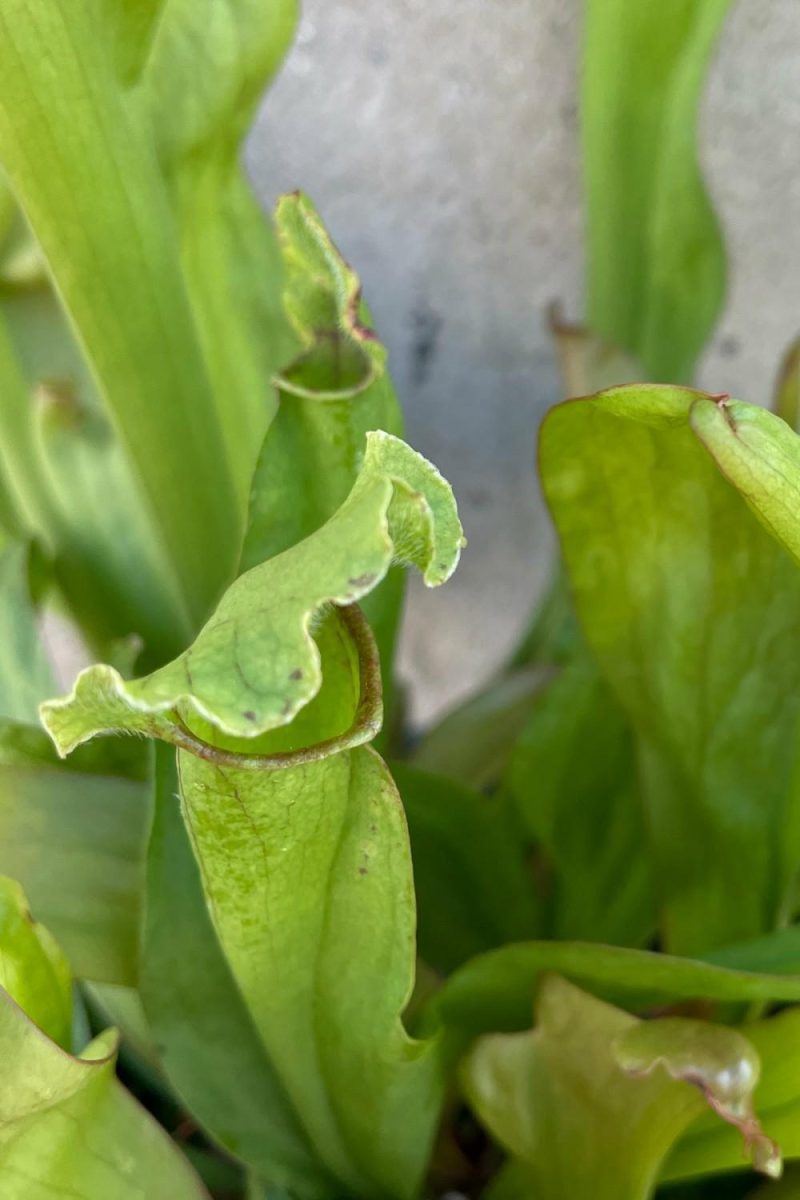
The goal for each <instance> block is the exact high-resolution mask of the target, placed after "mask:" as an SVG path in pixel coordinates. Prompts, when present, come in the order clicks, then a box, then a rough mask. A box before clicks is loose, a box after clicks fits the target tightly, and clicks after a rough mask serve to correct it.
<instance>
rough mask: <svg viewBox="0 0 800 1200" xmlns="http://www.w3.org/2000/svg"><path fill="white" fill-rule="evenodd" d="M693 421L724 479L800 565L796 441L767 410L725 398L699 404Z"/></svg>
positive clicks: (799, 480)
mask: <svg viewBox="0 0 800 1200" xmlns="http://www.w3.org/2000/svg"><path fill="white" fill-rule="evenodd" d="M691 420H692V428H693V430H694V431H695V433H696V434H697V436H698V437H699V438H700V440H701V441H702V443H703V445H704V446H705V447H706V449H707V450H708V451H709V452H710V453H711V454H712V455H713V456H714V459H715V461H716V463H717V465H718V467H719V469H720V470H721V471H722V473H723V475H724V476H725V477H726V478H727V479H729V480H730V482H731V483H732V484H733V486H734V487H735V488H736V489H737V490H738V491H739V493H740V495H742V496H743V497H744V499H745V501H746V502H747V504H748V506H749V508H750V509H751V511H752V512H753V513H755V515H756V516H757V517H758V519H759V521H761V523H762V524H763V525H764V526H765V527H766V528H767V529H768V530H769V532H770V533H771V534H772V535H773V537H774V538H775V540H776V541H777V542H779V543H780V544H781V545H782V546H784V547H785V549H786V550H787V551H788V552H789V554H791V555H792V557H793V558H794V559H795V560H796V561H798V562H800V518H799V517H798V513H799V512H800V508H798V504H800V437H798V435H797V434H796V433H795V432H794V430H793V429H791V428H790V427H789V426H788V425H787V424H786V423H785V422H784V421H782V420H781V418H780V417H776V416H774V415H773V413H770V412H767V411H766V409H763V408H756V407H755V406H754V405H752V404H743V403H742V402H741V401H740V400H730V399H729V398H728V397H727V396H723V397H720V398H719V399H716V400H715V399H712V398H710V397H705V398H700V399H699V400H698V401H697V403H695V404H694V405H693V406H692V414H691Z"/></svg>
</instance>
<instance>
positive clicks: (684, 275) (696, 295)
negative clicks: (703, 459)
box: [581, 0, 730, 383]
mask: <svg viewBox="0 0 800 1200" xmlns="http://www.w3.org/2000/svg"><path fill="white" fill-rule="evenodd" d="M729 6H730V0H674V2H672V3H669V4H641V3H639V0H587V3H586V23H585V29H584V47H585V54H584V76H583V96H582V103H581V108H582V127H583V128H582V133H583V159H584V181H585V188H586V205H587V223H588V300H587V316H588V324H589V325H590V326H591V328H592V330H593V331H594V332H595V333H597V334H600V335H601V336H602V337H603V338H605V339H607V340H608V341H609V342H611V343H613V344H615V345H617V346H620V347H621V348H622V349H623V350H625V351H627V352H628V353H629V354H631V355H633V356H634V357H635V358H636V359H638V361H639V362H641V363H642V365H643V367H644V369H645V374H646V376H647V377H650V378H653V379H657V380H660V381H662V382H665V383H679V382H681V381H682V380H684V379H686V378H687V377H689V376H690V375H691V372H692V366H693V364H694V361H695V359H696V357H697V355H698V353H699V352H700V350H701V349H702V347H703V345H704V343H705V341H706V339H707V337H708V334H709V332H710V330H711V328H712V326H713V324H714V322H715V320H716V318H717V315H718V312H719V309H720V305H721V302H722V295H723V289H724V278H725V261H724V250H723V245H722V238H721V236H720V232H719V227H718V224H717V221H716V219H715V217H714V214H713V211H712V208H711V204H710V201H709V198H708V195H707V192H706V189H705V187H704V184H703V180H702V176H701V171H700V165H699V162H698V155H697V144H696V125H697V112H698V107H699V103H700V98H701V95H702V88H703V81H704V76H705V72H706V68H707V65H708V62H709V59H710V56H711V53H712V51H713V48H714V44H715V42H716V39H717V36H718V33H719V30H720V27H721V25H722V22H723V20H724V18H725V14H726V12H727V10H728V8H729Z"/></svg>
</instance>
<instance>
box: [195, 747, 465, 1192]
mask: <svg viewBox="0 0 800 1200" xmlns="http://www.w3.org/2000/svg"><path fill="white" fill-rule="evenodd" d="M179 774H180V782H181V795H182V798H183V805H184V813H185V819H186V821H187V824H188V827H189V831H190V835H191V838H192V843H193V846H194V850H195V854H196V856H197V859H198V862H199V865H200V871H201V875H202V879H203V887H204V891H205V895H206V899H207V902H208V904H209V907H210V911H211V914H212V919H213V921H214V925H215V927H216V930H217V934H218V936H219V940H220V944H221V945H222V947H223V950H224V952H225V956H226V958H227V960H228V963H229V965H230V968H231V971H232V973H233V976H234V978H235V980H236V982H237V984H238V986H239V989H240V991H241V993H242V996H243V997H244V1000H245V1003H246V1005H247V1007H248V1009H249V1011H250V1013H251V1015H252V1018H253V1020H254V1022H255V1025H256V1028H257V1029H258V1032H259V1035H260V1037H261V1040H262V1042H263V1044H264V1047H265V1048H266V1052H267V1053H268V1055H269V1058H270V1060H271V1061H272V1063H273V1064H274V1068H275V1071H276V1073H277V1075H278V1077H279V1078H280V1080H281V1081H282V1083H283V1086H284V1088H285V1089H286V1092H287V1093H288V1095H289V1096H291V1098H292V1100H293V1103H294V1105H295V1107H296V1110H297V1113H298V1115H299V1117H300V1119H301V1121H302V1124H303V1126H304V1128H305V1130H306V1132H307V1134H308V1137H309V1139H310V1140H311V1142H312V1144H313V1145H314V1147H315V1149H316V1151H317V1153H318V1154H319V1156H320V1158H321V1159H322V1161H323V1162H324V1164H325V1166H326V1168H327V1169H328V1170H329V1171H330V1172H331V1173H332V1174H333V1175H335V1176H336V1178H337V1179H338V1180H339V1181H340V1185H341V1187H342V1188H344V1189H345V1190H346V1191H349V1192H352V1193H355V1194H357V1195H365V1196H372V1195H374V1196H381V1195H388V1196H397V1197H407V1196H412V1195H413V1194H414V1193H415V1192H416V1191H417V1189H418V1187H419V1183H420V1179H421V1176H422V1172H423V1170H424V1168H425V1165H426V1163H427V1160H428V1156H429V1153H430V1148H431V1143H432V1139H433V1135H434V1132H435V1128H436V1123H437V1119H438V1115H439V1108H440V1105H441V1101H442V1090H443V1079H442V1077H441V1064H440V1060H439V1053H438V1043H437V1042H436V1041H428V1042H415V1041H412V1040H411V1039H410V1038H409V1037H408V1035H407V1034H406V1032H405V1030H404V1029H403V1026H402V1024H401V1020H400V1015H401V1013H402V1012H403V1010H404V1009H405V1007H406V1005H407V1003H408V1000H409V998H410V995H411V989H412V983H413V976H414V891H413V885H412V875H411V859H410V854H409V847H408V837H407V832H406V828H405V821H404V818H403V810H402V805H401V803H400V799H399V796H398V795H397V792H396V790H395V788H394V785H393V783H392V780H391V777H390V776H389V774H388V772H387V770H386V768H385V766H384V765H383V763H382V762H381V760H380V759H379V758H378V756H377V755H376V754H375V753H374V751H372V750H370V749H368V748H361V749H358V750H353V751H349V752H345V753H340V754H335V755H332V756H329V757H327V758H325V759H322V760H319V761H315V762H309V763H307V764H305V765H303V766H297V767H295V768H293V769H292V770H285V771H263V770H262V771H257V770H256V771H254V770H247V769H241V768H240V769H235V768H233V767H229V766H219V765H216V764H211V763H208V762H205V761H203V760H202V759H200V758H197V757H195V756H193V755H191V754H188V753H186V752H183V751H181V752H180V754H179Z"/></svg>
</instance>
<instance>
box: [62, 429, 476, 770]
mask: <svg viewBox="0 0 800 1200" xmlns="http://www.w3.org/2000/svg"><path fill="white" fill-rule="evenodd" d="M462 540H463V537H462V533H461V526H460V524H459V521H458V517H457V514H456V508H455V502H454V500H453V494H452V491H451V489H450V487H449V485H448V484H447V483H446V482H445V481H444V480H443V479H442V477H441V476H440V475H439V473H438V472H437V471H436V470H435V468H433V467H431V465H430V464H429V463H427V462H426V461H425V459H423V458H422V457H421V456H420V455H418V454H415V453H414V451H412V450H411V449H409V447H408V446H406V445H405V444H404V443H403V442H401V441H399V440H398V439H397V438H394V437H392V436H391V435H389V434H384V433H379V432H378V433H371V434H369V435H368V438H367V449H366V453H365V456H364V463H363V466H362V469H361V472H360V474H359V476H358V479H357V481H356V484H355V485H354V487H353V489H352V491H351V493H350V495H349V496H348V498H347V500H346V501H345V503H344V504H343V505H342V507H341V508H340V509H339V510H338V511H337V512H336V513H335V514H334V516H333V517H331V519H330V520H329V521H328V522H327V523H326V524H325V525H324V526H322V528H321V529H319V530H317V532H316V533H314V534H312V535H311V536H310V537H308V538H306V539H305V541H303V542H301V543H300V544H299V545H298V546H296V547H294V548H293V549H291V550H289V551H286V552H285V553H284V554H283V555H279V556H278V557H276V558H273V559H270V560H268V561H267V562H265V563H263V564H262V565H261V566H258V567H254V568H253V569H252V570H250V571H248V572H247V573H246V574H244V575H242V576H240V578H239V579H237V580H236V582H235V583H234V584H233V585H232V586H231V587H230V588H229V590H228V591H227V593H226V594H225V596H224V597H223V599H222V601H221V603H220V605H219V607H218V609H217V611H216V612H215V614H214V615H213V616H212V618H211V619H210V621H209V622H208V624H207V625H206V626H205V628H204V629H203V630H202V631H201V632H200V634H199V636H198V638H197V640H196V641H195V643H194V644H193V646H191V647H190V648H189V649H188V650H187V651H186V652H185V653H184V654H182V655H181V656H180V658H178V659H176V660H175V661H174V662H172V663H169V664H168V665H167V666H165V667H163V668H161V669H160V670H158V671H156V672H154V673H153V674H152V675H149V676H146V677H145V678H143V679H139V680H134V681H133V682H127V681H125V680H123V679H122V677H121V676H120V675H119V673H118V672H117V671H115V670H114V669H113V668H112V667H108V666H96V667H90V668H89V669H88V670H86V671H84V672H82V674H81V675H80V676H79V678H78V681H77V683H76V685H75V688H74V690H73V692H72V694H71V695H70V696H69V697H67V698H66V699H64V700H60V701H52V702H50V703H47V704H45V705H43V706H42V720H43V721H44V723H45V726H46V728H47V729H48V731H49V733H50V734H51V736H52V737H53V740H54V741H55V743H56V745H57V747H58V749H59V751H60V752H61V753H68V752H69V751H70V750H71V749H72V748H73V747H74V746H76V745H78V744H79V743H80V742H82V741H85V740H87V739H88V738H90V737H92V736H94V734H96V733H99V732H102V731H104V730H107V729H116V730H134V731H138V732H143V733H148V734H150V735H152V736H157V737H162V738H165V739H166V740H169V741H173V742H175V743H176V744H179V745H181V744H182V745H188V746H190V747H192V748H193V749H194V750H198V749H200V751H201V752H202V747H203V745H204V744H207V740H206V742H204V741H203V733H201V734H200V736H199V738H198V737H197V736H195V734H194V733H193V729H194V727H195V725H197V724H198V723H199V722H205V723H206V724H208V725H209V728H210V727H211V726H213V729H214V730H216V731H220V732H221V733H222V734H223V735H228V736H229V737H232V738H234V739H237V741H238V745H237V746H235V747H234V749H235V750H239V751H245V752H246V751H247V750H248V749H249V748H250V747H249V746H248V745H247V743H245V744H244V745H242V743H241V739H252V738H254V737H257V736H258V735H260V734H263V733H265V732H267V731H269V730H273V729H276V728H278V727H280V726H286V725H288V724H289V723H290V722H291V721H292V720H293V718H294V717H295V716H296V714H297V713H298V712H299V711H300V709H302V708H303V707H304V706H305V705H308V703H309V701H311V700H313V699H314V698H315V697H318V700H319V703H320V704H323V703H324V702H325V700H326V697H325V693H324V691H323V692H322V693H320V687H321V683H322V671H321V661H320V660H321V655H320V650H319V648H318V646H317V645H316V643H315V641H314V638H313V637H312V634H311V632H310V629H311V628H312V627H313V622H314V620H315V618H316V617H317V616H318V615H319V614H320V613H321V612H322V611H323V610H325V609H326V607H327V606H330V605H331V604H334V605H338V606H342V605H352V604H353V603H354V602H355V601H357V600H359V599H360V598H361V597H362V596H364V595H366V594H367V593H368V592H369V591H370V590H371V589H372V588H374V587H375V585H376V584H378V583H379V582H380V581H381V580H382V579H383V578H384V577H385V575H386V572H387V571H388V570H389V567H390V566H391V565H392V563H393V562H395V561H402V562H411V563H414V564H415V565H417V566H418V567H419V568H420V570H421V571H422V572H423V575H424V578H425V582H426V583H427V584H428V585H429V586H436V585H437V584H439V583H442V582H443V581H444V580H445V579H447V578H448V577H449V575H450V574H451V573H452V571H453V570H454V569H455V566H456V564H457V562H458V557H459V554H460V550H461V545H462ZM333 617H336V614H335V613H334V614H332V616H331V617H329V618H328V621H327V623H326V624H325V625H323V626H322V627H321V630H327V633H326V637H327V638H328V642H329V646H328V650H329V654H330V655H332V654H333V653H334V651H337V652H338V655H339V657H340V658H341V657H342V655H344V659H345V665H344V668H343V672H342V671H340V672H339V673H338V675H339V677H341V678H344V680H345V685H346V689H349V691H350V693H351V702H354V701H355V700H357V698H358V695H359V687H360V683H359V672H358V661H357V658H358V657H360V658H361V660H362V665H363V660H364V657H365V654H368V648H367V650H365V649H364V647H363V646H362V647H361V653H360V655H358V654H357V651H358V646H357V643H356V640H355V637H354V635H353V632H352V631H353V628H354V627H353V625H352V620H351V622H350V624H349V626H348V627H345V626H343V625H342V618H341V617H336V620H335V621H332V618H333ZM362 682H363V680H362ZM346 695H347V691H345V693H344V695H343V696H339V697H338V698H337V703H335V704H332V705H331V706H330V707H331V711H332V716H331V719H332V720H333V721H334V722H336V721H339V722H341V721H342V720H343V714H342V710H344V714H345V715H346V714H347V712H348V708H349V705H348V703H347V702H346V699H345V697H346ZM353 706H354V705H353ZM316 716H317V714H316V713H315V717H316ZM378 718H379V712H378V711H377V704H373V705H372V712H371V715H370V717H369V720H366V719H364V720H362V721H361V724H360V725H359V724H358V721H357V722H356V724H355V725H353V727H352V730H351V733H350V734H348V733H347V728H346V727H345V729H342V728H341V726H340V727H339V728H334V729H333V730H332V731H331V736H339V737H344V738H345V740H348V739H349V742H350V744H352V742H353V739H355V740H356V741H357V740H365V739H366V738H368V737H370V736H374V732H375V723H376V721H377V720H378ZM302 729H303V725H302V721H301V722H300V723H299V724H298V723H296V724H295V725H294V726H293V727H292V729H291V730H289V731H288V734H289V738H290V749H297V747H298V745H299V746H302V745H303V742H302V741H301V740H298V739H300V738H301V737H302ZM209 736H211V735H209ZM316 740H320V739H319V738H318V737H317V739H316ZM270 748H271V749H273V750H274V749H275V746H274V744H272V745H271V747H270ZM282 748H283V747H278V749H282ZM255 749H256V750H258V747H257V746H256V747H255Z"/></svg>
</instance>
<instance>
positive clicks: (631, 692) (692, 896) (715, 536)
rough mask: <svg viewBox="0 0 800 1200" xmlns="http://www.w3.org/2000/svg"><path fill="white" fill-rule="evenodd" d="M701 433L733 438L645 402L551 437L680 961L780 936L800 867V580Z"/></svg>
mask: <svg viewBox="0 0 800 1200" xmlns="http://www.w3.org/2000/svg"><path fill="white" fill-rule="evenodd" d="M735 412H736V420H737V427H738V425H739V424H741V425H742V426H746V427H747V430H748V431H749V430H751V429H754V430H755V431H756V433H755V434H754V435H753V436H754V437H756V436H760V435H759V434H758V430H760V429H761V428H762V426H761V417H763V418H765V419H766V420H767V421H768V422H770V423H771V424H774V425H780V427H781V429H782V430H785V433H786V437H787V438H793V439H795V440H797V439H796V437H795V435H794V434H792V433H791V431H790V430H788V429H787V427H786V426H785V425H783V423H782V422H780V421H779V420H778V418H776V417H773V416H771V415H770V414H767V413H759V410H750V409H748V408H747V406H737V408H736V409H735ZM709 414H710V416H709ZM753 414H756V415H753ZM709 422H710V423H711V424H712V425H713V429H709V427H708V425H709ZM719 422H722V424H723V425H724V426H725V428H726V429H727V431H728V433H727V434H722V435H720V432H719V429H718V425H719ZM699 425H700V426H702V432H703V436H704V438H705V440H706V441H707V442H708V441H709V440H710V439H713V438H714V437H717V436H722V437H724V438H725V439H726V443H725V444H726V446H727V444H728V442H729V441H730V440H731V439H732V438H733V433H732V430H731V428H730V426H729V425H728V418H727V416H726V415H725V414H723V413H722V412H721V411H720V409H719V407H718V405H717V404H716V403H715V402H714V400H712V399H710V398H707V397H705V396H703V395H702V394H700V393H695V392H690V391H687V390H683V389H676V388H667V387H664V388H660V387H645V386H642V387H639V386H636V387H630V388H620V389H616V390H612V391H610V392H604V393H601V394H600V395H598V396H596V397H593V398H589V399H587V400H581V401H572V402H568V403H566V404H563V405H560V406H559V407H558V408H556V409H554V410H553V411H552V412H551V413H550V415H549V416H548V417H547V419H546V421H545V424H544V427H543V430H542V437H541V463H542V478H543V485H544V489H545V494H546V497H547V500H548V503H549V505H550V509H551V511H552V513H553V516H554V519H555V522H556V527H557V529H558V533H559V537H560V540H561V546H562V550H563V554H564V559H565V563H566V567H567V570H568V572H569V576H570V581H571V584H572V589H573V595H574V598H575V604H576V608H577V612H578V616H579V618H580V620H581V622H582V625H583V628H584V630H585V632H586V636H587V639H588V641H589V644H590V647H591V649H592V652H593V653H594V655H595V657H596V659H597V661H598V663H599V666H600V669H601V671H602V673H603V675H604V676H605V678H606V679H607V680H608V682H609V683H610V685H611V687H612V689H613V691H614V693H615V694H616V696H617V698H618V700H619V702H620V703H621V704H622V707H623V709H624V711H625V712H626V714H627V717H628V719H629V720H630V722H631V725H632V727H633V729H634V730H635V732H636V735H637V743H638V755H639V763H640V771H641V778H642V795H643V800H644V804H645V811H646V827H647V829H648V833H649V852H650V854H651V855H652V861H653V864H654V870H655V879H656V887H657V889H658V899H659V906H660V909H661V913H662V931H663V935H664V937H665V940H666V944H667V946H668V947H669V948H671V949H673V950H677V951H680V952H698V951H704V950H709V949H710V948H712V947H713V946H716V945H723V944H725V943H726V942H732V941H735V940H741V939H744V938H747V937H749V936H756V935H757V934H759V933H761V932H763V931H765V930H768V929H770V928H773V927H774V926H775V924H776V923H777V922H778V920H779V918H780V916H781V913H782V910H783V906H784V904H785V901H786V896H787V893H788V889H789V885H790V882H791V879H792V878H793V875H794V872H795V870H796V864H797V861H798V856H799V855H800V828H798V827H797V822H796V821H794V820H793V818H792V813H793V812H795V811H796V810H797V804H796V791H797V750H796V745H797V728H798V718H799V717H800V573H798V570H797V565H796V564H795V563H794V562H793V561H792V560H791V558H790V557H789V555H788V554H786V552H785V550H784V549H783V548H782V546H781V545H780V544H779V542H778V541H777V540H776V538H774V537H772V536H770V534H769V533H768V532H766V530H765V529H764V528H763V527H762V525H761V524H760V523H759V521H757V520H756V519H754V517H753V516H752V514H751V512H750V510H749V508H748V505H747V504H746V503H745V500H744V498H743V495H742V494H740V493H739V491H737V490H736V488H735V487H731V486H730V485H729V483H728V482H727V481H726V479H725V478H724V477H723V475H722V474H720V472H719V471H718V469H717V467H716V465H715V464H714V462H713V460H712V459H711V458H710V457H709V455H708V454H707V453H706V452H705V450H704V449H703V446H702V445H700V443H699V442H698V439H697V437H696V436H695V432H694V430H695V429H697V428H698V426H699ZM781 446H782V447H783V448H784V449H786V447H785V446H784V441H783V439H782V438H781ZM792 449H793V447H792V446H789V447H788V451H787V452H789V453H790V452H791V450H792ZM722 453H723V451H722V450H720V454H722ZM731 453H733V451H732V452H731ZM736 453H737V454H738V451H737V452H736ZM737 461H738V459H737ZM725 470H726V474H727V475H728V477H729V478H733V477H734V474H735V469H734V468H730V469H729V467H728V464H727V462H726V467H725ZM735 482H737V483H738V485H739V486H740V487H741V488H742V492H743V493H744V494H745V495H746V496H747V499H748V501H749V503H750V504H751V505H752V504H753V498H752V488H751V487H750V486H749V484H748V481H747V480H745V479H744V477H739V476H736V479H735ZM748 488H749V490H747V489H748ZM765 494H766V492H765ZM764 504H765V505H768V504H769V501H768V500H765V501H764ZM784 515H785V518H786V523H787V525H789V524H790V519H789V516H788V514H786V513H785V514H784ZM776 519H777V518H776ZM778 831H780V832H778ZM743 878H745V879H747V881H748V886H747V887H746V888H742V886H741V881H742V879H743Z"/></svg>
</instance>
